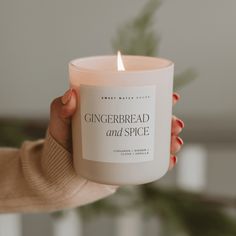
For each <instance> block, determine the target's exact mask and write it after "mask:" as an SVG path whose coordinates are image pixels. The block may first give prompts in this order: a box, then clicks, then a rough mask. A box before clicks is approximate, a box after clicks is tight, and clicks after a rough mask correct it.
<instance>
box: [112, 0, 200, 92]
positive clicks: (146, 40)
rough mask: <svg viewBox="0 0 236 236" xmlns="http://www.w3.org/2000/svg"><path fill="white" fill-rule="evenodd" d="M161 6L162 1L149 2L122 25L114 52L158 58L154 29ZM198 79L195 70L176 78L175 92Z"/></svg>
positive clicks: (114, 45)
mask: <svg viewBox="0 0 236 236" xmlns="http://www.w3.org/2000/svg"><path fill="white" fill-rule="evenodd" d="M160 6H161V1H160V0H149V1H148V2H147V3H146V5H144V7H143V9H142V10H141V12H140V13H139V14H138V15H137V16H136V17H135V18H134V19H131V20H130V21H129V22H127V23H125V24H124V25H122V26H121V27H120V28H119V29H118V31H117V34H116V36H115V38H114V39H113V40H112V46H113V49H114V51H115V52H116V51H118V50H120V51H121V52H122V54H126V55H145V56H157V55H158V49H159V44H160V36H159V35H158V33H157V30H156V29H155V28H154V26H155V25H154V22H155V14H156V11H157V10H158V8H159V7H160ZM196 77H197V73H196V72H195V71H194V70H193V69H188V70H186V71H184V72H182V73H180V74H178V75H176V76H175V78H174V90H179V89H181V88H182V87H184V86H185V85H186V84H188V83H190V82H191V81H193V80H194V79H195V78H196Z"/></svg>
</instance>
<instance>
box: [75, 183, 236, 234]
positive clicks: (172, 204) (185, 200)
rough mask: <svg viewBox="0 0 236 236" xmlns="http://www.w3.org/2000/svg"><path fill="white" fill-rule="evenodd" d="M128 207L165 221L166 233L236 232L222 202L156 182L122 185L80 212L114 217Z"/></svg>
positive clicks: (81, 213)
mask: <svg viewBox="0 0 236 236" xmlns="http://www.w3.org/2000/svg"><path fill="white" fill-rule="evenodd" d="M134 192H136V194H134ZM137 193H139V194H137ZM125 200H126V201H125ZM129 210H135V211H137V212H139V214H140V215H141V216H142V217H143V219H144V220H148V218H149V217H151V216H152V217H153V216H156V217H157V218H158V219H160V220H161V221H162V227H163V229H162V230H163V235H165V236H173V235H188V236H199V235H201V236H223V235H224V236H233V235H236V220H235V219H234V218H232V217H230V216H229V215H227V214H226V213H225V212H224V211H225V209H224V204H222V202H220V201H215V199H214V198H211V197H209V196H204V195H201V194H194V193H190V192H185V191H180V190H178V189H165V188H160V187H158V186H157V185H156V184H146V185H142V186H139V187H136V191H134V190H133V191H129V189H127V188H121V189H119V190H118V192H117V193H116V194H115V195H113V196H111V197H109V198H106V199H103V200H100V201H97V202H95V203H93V204H90V205H86V206H83V207H80V208H79V209H78V212H79V214H80V215H81V216H82V217H84V218H86V217H97V216H99V215H102V214H110V215H111V216H114V215H117V214H121V213H124V212H125V211H129Z"/></svg>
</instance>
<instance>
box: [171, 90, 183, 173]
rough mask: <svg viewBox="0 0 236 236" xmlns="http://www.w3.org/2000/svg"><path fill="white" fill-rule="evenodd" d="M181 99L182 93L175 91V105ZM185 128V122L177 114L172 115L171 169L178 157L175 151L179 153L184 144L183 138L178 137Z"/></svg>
mask: <svg viewBox="0 0 236 236" xmlns="http://www.w3.org/2000/svg"><path fill="white" fill-rule="evenodd" d="M179 99H180V95H179V94H178V93H173V105H175V104H176V103H177V102H178V101H179ZM183 128H184V122H183V121H182V120H181V119H179V118H177V117H176V116H173V117H172V128H171V150H170V152H171V155H170V162H169V170H171V169H173V167H174V166H175V165H176V163H177V160H178V159H177V157H176V155H175V153H177V152H178V151H179V150H180V149H181V147H182V145H183V143H184V142H183V140H182V139H181V138H180V137H178V135H179V133H180V132H181V131H182V129H183Z"/></svg>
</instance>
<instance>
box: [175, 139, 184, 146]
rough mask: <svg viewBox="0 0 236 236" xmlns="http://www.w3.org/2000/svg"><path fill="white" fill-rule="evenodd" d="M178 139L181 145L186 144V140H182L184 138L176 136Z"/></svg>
mask: <svg viewBox="0 0 236 236" xmlns="http://www.w3.org/2000/svg"><path fill="white" fill-rule="evenodd" d="M176 140H177V142H178V143H179V144H180V145H183V144H184V141H183V140H182V138H180V137H176Z"/></svg>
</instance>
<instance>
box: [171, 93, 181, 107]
mask: <svg viewBox="0 0 236 236" xmlns="http://www.w3.org/2000/svg"><path fill="white" fill-rule="evenodd" d="M179 99H180V95H179V94H178V93H173V96H172V101H173V105H175V104H176V103H177V102H178V101H179Z"/></svg>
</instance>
